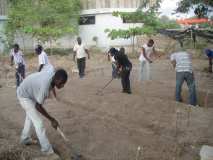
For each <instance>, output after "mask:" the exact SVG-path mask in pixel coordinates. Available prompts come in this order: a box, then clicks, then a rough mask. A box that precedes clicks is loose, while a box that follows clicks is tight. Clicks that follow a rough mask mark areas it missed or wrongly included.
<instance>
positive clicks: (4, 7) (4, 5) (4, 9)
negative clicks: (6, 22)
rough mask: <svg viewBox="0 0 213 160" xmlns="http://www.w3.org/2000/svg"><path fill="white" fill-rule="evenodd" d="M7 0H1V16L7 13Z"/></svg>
mask: <svg viewBox="0 0 213 160" xmlns="http://www.w3.org/2000/svg"><path fill="white" fill-rule="evenodd" d="M7 8H8V7H7V0H0V16H5V15H7Z"/></svg>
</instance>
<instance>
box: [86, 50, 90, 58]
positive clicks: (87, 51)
mask: <svg viewBox="0 0 213 160" xmlns="http://www.w3.org/2000/svg"><path fill="white" fill-rule="evenodd" d="M85 52H86V53H87V56H88V59H90V54H89V50H88V49H85Z"/></svg>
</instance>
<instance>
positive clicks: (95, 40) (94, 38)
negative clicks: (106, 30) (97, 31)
mask: <svg viewBox="0 0 213 160" xmlns="http://www.w3.org/2000/svg"><path fill="white" fill-rule="evenodd" d="M92 40H93V41H94V42H95V45H96V46H97V44H98V37H97V36H94V37H93V38H92Z"/></svg>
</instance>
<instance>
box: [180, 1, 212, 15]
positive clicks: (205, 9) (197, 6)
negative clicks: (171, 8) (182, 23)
mask: <svg viewBox="0 0 213 160" xmlns="http://www.w3.org/2000/svg"><path fill="white" fill-rule="evenodd" d="M211 7H213V0H181V1H180V2H179V3H178V8H177V10H176V11H177V12H182V13H187V12H188V11H189V10H190V9H191V8H194V13H195V15H197V16H198V17H199V18H201V17H206V16H208V13H210V12H212V8H211Z"/></svg>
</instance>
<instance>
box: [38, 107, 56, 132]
mask: <svg viewBox="0 0 213 160" xmlns="http://www.w3.org/2000/svg"><path fill="white" fill-rule="evenodd" d="M35 107H36V109H37V111H39V112H40V113H41V114H42V115H43V116H44V117H46V118H47V119H48V120H49V121H50V122H51V124H52V127H53V128H55V129H57V127H59V123H58V121H57V120H56V119H55V118H53V117H52V116H50V115H49V114H48V113H47V111H46V110H45V109H44V108H43V106H42V105H41V104H39V103H36V106H35Z"/></svg>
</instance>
